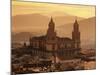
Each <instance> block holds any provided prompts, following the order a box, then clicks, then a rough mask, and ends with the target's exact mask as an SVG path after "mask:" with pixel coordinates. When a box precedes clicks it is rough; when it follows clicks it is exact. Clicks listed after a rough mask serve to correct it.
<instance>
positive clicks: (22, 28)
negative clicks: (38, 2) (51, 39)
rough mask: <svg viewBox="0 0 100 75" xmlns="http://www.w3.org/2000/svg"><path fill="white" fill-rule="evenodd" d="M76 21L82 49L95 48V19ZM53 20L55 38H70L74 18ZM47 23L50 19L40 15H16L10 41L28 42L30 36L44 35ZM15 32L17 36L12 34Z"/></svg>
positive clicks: (63, 17)
mask: <svg viewBox="0 0 100 75" xmlns="http://www.w3.org/2000/svg"><path fill="white" fill-rule="evenodd" d="M68 17H69V18H68ZM77 19H78V23H79V28H80V32H81V46H82V47H83V48H85V47H87V48H95V39H96V38H95V35H96V33H95V32H96V25H95V24H96V21H95V19H96V17H92V18H88V19H84V18H80V17H79V18H77ZM53 20H54V22H55V25H56V27H55V29H56V32H57V36H60V37H71V36H72V35H71V34H72V30H73V23H74V21H75V16H56V17H53ZM49 21H50V17H47V16H44V15H40V14H27V15H17V16H14V17H12V24H13V25H12V41H17V42H22V41H29V38H30V37H31V36H38V35H45V34H46V31H47V28H48V23H49ZM58 24H59V25H58ZM16 32H17V34H13V33H16ZM87 41H88V42H87Z"/></svg>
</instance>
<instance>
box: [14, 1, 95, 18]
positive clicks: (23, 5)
mask: <svg viewBox="0 0 100 75" xmlns="http://www.w3.org/2000/svg"><path fill="white" fill-rule="evenodd" d="M55 12H56V13H57V12H60V13H61V14H62V13H65V14H69V15H73V16H78V17H83V18H89V17H94V16H95V6H93V5H91V6H88V5H87V6H83V5H69V4H49V3H38V2H25V1H23V2H22V1H12V16H15V15H21V14H33V13H39V14H47V15H48V14H50V13H55Z"/></svg>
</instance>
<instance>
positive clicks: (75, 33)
mask: <svg viewBox="0 0 100 75" xmlns="http://www.w3.org/2000/svg"><path fill="white" fill-rule="evenodd" d="M72 40H73V42H74V48H80V31H79V24H78V22H77V20H75V22H74V25H73V32H72Z"/></svg>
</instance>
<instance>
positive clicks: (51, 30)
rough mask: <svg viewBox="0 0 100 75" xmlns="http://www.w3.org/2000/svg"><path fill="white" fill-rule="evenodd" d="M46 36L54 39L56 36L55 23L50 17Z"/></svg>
mask: <svg viewBox="0 0 100 75" xmlns="http://www.w3.org/2000/svg"><path fill="white" fill-rule="evenodd" d="M46 36H47V39H48V40H54V39H55V38H56V32H55V23H54V22H53V19H52V18H51V20H50V22H49V27H48V30H47V35H46Z"/></svg>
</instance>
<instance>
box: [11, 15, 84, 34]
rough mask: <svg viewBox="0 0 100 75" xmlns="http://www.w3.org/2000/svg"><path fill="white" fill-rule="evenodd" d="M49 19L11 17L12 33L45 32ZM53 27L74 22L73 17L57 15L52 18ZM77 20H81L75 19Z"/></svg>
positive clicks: (40, 17) (22, 16)
mask: <svg viewBox="0 0 100 75" xmlns="http://www.w3.org/2000/svg"><path fill="white" fill-rule="evenodd" d="M50 18H51V17H48V16H46V15H41V14H24V15H16V16H12V31H13V32H33V31H37V30H40V31H42V30H46V29H47V27H48V23H49V21H50ZM52 18H53V20H54V22H55V25H57V26H59V25H62V24H65V23H71V22H73V21H74V20H75V16H71V15H65V16H64V15H60V16H59V15H58V16H55V17H53V16H52ZM77 19H78V20H81V19H83V18H80V17H77Z"/></svg>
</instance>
